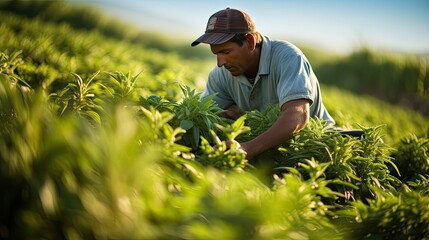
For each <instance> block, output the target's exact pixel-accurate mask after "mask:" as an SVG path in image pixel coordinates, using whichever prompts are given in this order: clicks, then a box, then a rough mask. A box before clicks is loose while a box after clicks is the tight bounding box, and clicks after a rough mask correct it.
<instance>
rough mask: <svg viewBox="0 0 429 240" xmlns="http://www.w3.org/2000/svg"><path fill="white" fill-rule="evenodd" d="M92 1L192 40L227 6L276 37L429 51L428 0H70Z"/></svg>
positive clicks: (338, 47) (339, 47) (334, 46)
mask: <svg viewBox="0 0 429 240" xmlns="http://www.w3.org/2000/svg"><path fill="white" fill-rule="evenodd" d="M71 1H73V2H80V3H83V2H85V3H90V4H93V5H95V6H97V7H99V8H101V9H102V10H105V11H106V12H107V13H108V14H110V15H113V16H115V17H119V18H121V19H123V20H125V21H127V22H130V23H132V24H134V25H136V26H138V27H141V28H142V29H145V30H150V31H158V32H161V33H164V34H166V35H167V36H169V37H172V38H174V37H178V38H180V39H189V41H192V40H193V39H194V38H197V37H198V36H199V35H201V34H202V33H203V32H204V30H205V26H206V23H207V20H208V18H209V17H210V15H211V14H213V13H215V12H216V11H218V10H221V9H224V8H226V7H231V8H238V9H241V10H244V11H245V12H247V13H249V15H250V16H251V17H252V19H253V20H254V22H255V23H256V27H257V29H258V31H259V32H261V33H262V34H264V35H267V36H269V37H271V38H277V39H283V40H287V41H291V42H293V43H297V44H306V45H309V46H313V47H317V48H321V49H325V50H329V51H334V52H339V53H341V52H350V51H352V50H354V49H356V48H358V47H360V46H363V45H365V46H370V47H372V48H376V49H388V50H396V51H400V52H410V53H429V1H428V0H408V1H405V0H404V1H399V0H360V1H357V0H356V1H351V0H301V1H299V0H284V1H280V0H277V1H275V0H265V1H261V0H258V1H252V0H247V1H244V0H236V1H231V0H230V1H227V0H216V1H203V0H200V1H196V0H188V1H177V0H176V1H174V0H144V1H139V0H122V1H116V0H104V1H101V0H89V1H82V0H71Z"/></svg>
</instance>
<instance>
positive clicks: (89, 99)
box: [53, 71, 101, 123]
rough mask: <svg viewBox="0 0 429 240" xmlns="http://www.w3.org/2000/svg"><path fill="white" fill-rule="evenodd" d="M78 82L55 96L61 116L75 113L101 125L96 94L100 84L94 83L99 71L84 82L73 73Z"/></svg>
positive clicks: (70, 84)
mask: <svg viewBox="0 0 429 240" xmlns="http://www.w3.org/2000/svg"><path fill="white" fill-rule="evenodd" d="M72 74H73V76H74V77H75V80H76V82H72V83H69V84H68V85H67V86H66V87H65V88H64V89H63V90H62V91H61V92H59V93H58V94H55V95H53V96H54V97H55V98H56V101H58V104H59V107H60V108H59V114H60V115H63V114H64V113H67V112H74V113H77V114H78V115H83V116H86V117H89V119H91V120H93V121H95V122H97V123H101V118H100V115H99V113H98V111H99V110H101V106H100V105H99V103H97V101H98V99H97V98H96V94H97V91H98V88H99V84H98V83H96V82H93V80H94V78H95V77H96V76H97V75H98V74H99V71H98V72H96V73H94V74H93V75H92V76H90V77H89V78H88V79H86V80H83V79H82V77H81V76H79V75H77V74H76V73H72Z"/></svg>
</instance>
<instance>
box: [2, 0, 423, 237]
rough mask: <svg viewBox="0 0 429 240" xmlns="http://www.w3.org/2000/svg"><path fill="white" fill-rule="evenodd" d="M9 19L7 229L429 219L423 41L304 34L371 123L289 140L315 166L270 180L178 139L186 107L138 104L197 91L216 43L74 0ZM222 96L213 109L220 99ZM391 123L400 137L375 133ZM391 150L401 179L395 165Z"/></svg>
mask: <svg viewBox="0 0 429 240" xmlns="http://www.w3.org/2000/svg"><path fill="white" fill-rule="evenodd" d="M0 19H1V21H0V33H1V34H0V53H1V55H0V82H1V84H0V110H1V111H0V120H1V121H0V123H1V128H0V136H1V138H0V171H1V174H0V184H1V185H0V186H1V188H2V190H3V196H2V198H1V200H0V201H1V204H0V205H1V207H2V209H1V214H0V217H1V225H0V238H8V236H15V237H19V238H31V236H34V237H37V238H44V239H58V238H71V239H92V238H133V237H134V238H146V239H166V238H168V239H189V238H197V239H198V238H199V239H202V238H204V239H219V238H225V239H251V238H252V237H254V238H255V239H273V238H284V237H286V238H291V239H326V238H327V237H328V236H329V237H330V238H336V239H361V237H362V236H365V237H366V238H369V239H371V237H372V239H374V238H375V239H383V238H385V239H393V238H394V237H395V236H396V237H397V236H402V235H401V234H410V236H414V237H416V236H421V234H422V233H423V234H427V233H428V231H429V230H428V227H427V226H429V224H428V223H429V215H428V214H427V213H428V212H429V210H428V206H429V204H428V203H429V198H428V196H427V186H428V179H429V177H428V175H427V174H428V169H429V164H428V153H429V152H428V148H429V145H428V144H429V141H428V140H427V134H428V130H429V125H428V123H429V121H428V120H429V118H428V106H429V104H428V103H429V102H428V94H429V93H428V92H429V91H428V86H429V82H428V62H427V61H428V59H427V57H425V56H416V55H407V54H400V53H394V52H380V51H377V50H373V49H370V48H365V47H363V48H361V49H356V51H354V52H353V53H351V54H348V55H338V54H332V53H329V52H323V51H320V50H317V49H314V48H311V47H307V46H301V47H302V49H303V51H304V53H305V54H306V55H307V57H308V58H309V59H310V62H311V63H312V65H313V67H314V69H315V72H316V75H317V76H318V77H319V79H320V81H321V83H322V90H323V92H324V95H323V97H324V102H325V104H326V106H327V108H328V110H329V111H330V112H331V113H332V115H333V117H334V118H335V119H336V121H337V123H338V126H340V127H345V128H356V127H359V126H363V127H364V128H368V129H370V130H369V132H368V133H369V135H370V136H371V137H372V138H366V139H351V138H342V137H341V136H337V135H335V136H334V137H333V136H332V135H326V132H324V129H322V128H321V127H320V126H318V127H317V126H314V125H311V126H310V128H309V129H306V131H303V133H302V135H300V136H299V137H298V138H297V141H296V142H294V144H296V145H295V147H292V148H289V149H287V148H286V150H284V154H285V155H288V154H289V155H292V158H297V157H296V154H297V153H299V154H305V155H306V156H307V155H308V157H306V158H308V159H301V162H294V163H296V165H297V166H299V169H300V171H302V172H301V173H302V174H303V175H305V176H307V178H304V177H303V176H300V174H299V173H297V172H294V174H289V175H286V176H285V177H284V178H282V179H281V178H277V179H275V181H274V182H273V184H272V186H270V187H272V188H271V189H270V188H269V187H268V186H266V185H264V184H262V183H261V181H258V180H257V179H256V178H255V177H254V176H252V175H251V174H247V173H246V172H242V171H235V170H237V169H234V166H232V167H231V166H230V165H225V161H226V162H227V163H228V164H231V165H233V164H234V161H237V162H239V163H240V164H242V165H245V163H246V161H245V160H244V159H243V158H241V159H240V157H243V156H242V155H240V153H239V152H238V153H237V152H234V153H233V154H235V155H232V154H231V155H228V154H229V153H219V152H215V153H213V152H210V148H209V147H208V146H206V148H205V149H203V154H201V155H199V156H198V157H199V158H207V159H203V160H205V162H208V163H210V162H211V161H213V159H214V158H215V159H217V160H219V162H220V163H219V164H220V165H222V164H223V165H222V166H223V167H225V166H226V167H231V168H232V169H233V170H234V171H231V172H228V171H226V172H224V171H215V170H214V169H213V168H207V169H204V168H203V166H201V165H199V164H197V162H196V161H193V160H194V159H193V158H192V156H193V155H192V154H193V153H192V152H190V149H189V148H187V147H189V146H181V145H179V144H177V143H178V142H179V140H178V139H179V131H180V130H175V131H174V130H173V129H172V128H171V127H170V125H168V124H167V123H169V121H170V120H171V121H174V120H177V119H175V117H177V116H173V115H172V114H170V113H171V112H168V111H166V112H163V113H162V114H161V113H159V112H156V111H154V110H153V109H151V110H152V111H151V110H147V109H146V110H142V109H141V108H139V107H141V106H140V105H139V104H141V105H144V104H146V103H148V102H149V103H151V104H152V105H156V107H157V109H164V110H168V107H167V105H168V103H169V102H168V101H171V102H170V103H173V104H171V106H174V107H181V106H183V105H184V104H186V102H185V103H183V102H180V101H181V100H182V98H183V94H182V92H181V89H180V87H179V85H180V84H183V85H187V86H190V88H191V89H197V91H201V90H202V89H203V88H204V83H205V80H206V76H207V73H208V71H209V70H210V69H211V68H212V67H213V65H214V64H215V62H214V61H215V59H213V56H212V55H211V53H210V51H209V50H208V49H207V48H204V47H201V48H191V47H190V44H189V42H177V41H173V40H171V38H170V37H169V36H164V35H160V34H157V33H150V32H144V31H141V30H138V29H136V28H134V27H132V26H131V25H129V24H126V23H123V22H121V21H119V20H117V19H112V18H108V17H106V16H105V15H103V13H102V12H100V11H99V10H97V9H94V8H90V7H87V6H83V5H73V4H70V3H67V2H65V1H22V0H21V1H17V0H14V1H2V2H0ZM9 83H10V84H9ZM190 88H182V89H184V90H186V91H183V92H184V93H185V92H187V94H188V95H189V96H191V97H189V99H188V100H192V104H195V105H196V106H197V107H199V105H198V104H204V102H203V103H202V102H199V101H198V100H196V99H197V97H198V96H197V95H196V94H195V92H193V91H192V90H190ZM191 93H192V94H191ZM154 95H155V96H158V97H153V96H154ZM164 101H165V102H164ZM176 101H178V102H177V103H176ZM208 103H210V102H208ZM208 105H209V104H207V102H206V103H205V107H206V108H200V109H198V110H199V111H200V112H199V114H200V115H199V116H201V115H203V116H204V115H210V114H211V113H210V112H208V111H209V110H210V109H212V106H208ZM133 107H136V108H137V109H139V111H136V112H134V111H133V110H134V109H135V108H133ZM213 109H214V110H213V111H216V109H215V108H214V107H213ZM182 110H183V109H182ZM185 110H186V109H185ZM210 111H211V110H210ZM184 112H186V111H184ZM70 113H71V114H70ZM74 113H77V117H76V116H74V115H73V114H74ZM176 113H180V111H176ZM82 115H83V117H82ZM135 115H137V116H135ZM183 115H184V114H183ZM267 116H272V115H268V114H267V115H263V114H262V115H261V117H267ZM172 119H173V120H172ZM88 120H89V121H88ZM179 120H180V119H179ZM266 122H267V123H269V122H270V121H266ZM187 123H189V122H187ZM181 124H182V122H180V124H177V123H176V124H175V125H172V126H178V125H181ZM204 124H206V122H204V121H203V122H202V124H201V125H202V126H203V125H204ZM379 126H382V127H381V128H380V129H382V133H381V137H382V138H383V140H384V142H385V143H386V145H385V144H384V143H383V142H379V141H377V139H378V138H377V137H378V135H377V134H373V133H374V132H371V129H379V128H378V127H379ZM188 127H189V125H188ZM233 127H235V128H237V129H238V130H242V129H239V128H240V126H237V125H236V126H233ZM201 128H202V127H201ZM224 129H228V128H227V127H224ZM182 130H183V129H182ZM208 130H210V129H204V131H208ZM231 132H232V131H231V130H230V133H231ZM308 136H310V137H308ZM311 136H312V137H313V138H311ZM182 140H187V139H186V138H184V139H182ZM300 141H301V142H300ZM185 142H186V141H185ZM321 142H322V143H321ZM323 144H325V145H323ZM307 148H313V149H315V152H316V155H313V154H312V152H308V151H307ZM320 149H322V150H320ZM325 150H326V151H325ZM212 151H213V150H212ZM294 151H295V152H294ZM222 154H224V155H222ZM319 155H321V156H320V159H325V160H329V159H330V158H333V157H336V159H338V162H341V163H338V164H339V165H338V166H334V167H337V168H336V169H334V170H332V171H331V170H330V171H331V172H330V173H331V174H333V176H331V177H332V178H333V179H331V180H332V182H331V181H327V180H326V179H325V176H326V175H325V173H324V171H325V170H326V168H327V166H328V163H320V164H319V163H317V162H316V161H312V160H314V159H310V158H311V157H319ZM213 156H214V157H213ZM231 156H232V157H231ZM198 157H197V158H198ZM393 157H395V158H396V160H398V161H399V162H397V165H398V166H402V168H401V170H402V171H403V172H402V174H403V175H402V176H398V178H399V179H401V180H403V182H402V183H400V184H399V185H398V182H397V181H396V182H395V178H394V177H393V176H391V175H390V173H391V172H389V171H388V169H387V166H386V165H384V164H385V163H389V161H390V160H391V159H392V158H393ZM225 159H226V160H225ZM200 160H201V159H200ZM316 160H318V159H316ZM343 160H344V162H346V164H344V163H342V162H343ZM346 160H347V161H346ZM372 160H377V161H372ZM228 161H229V162H228ZM286 162H288V161H286ZM288 163H290V161H289V162H288ZM324 164H326V165H324ZM341 164H343V165H341ZM240 166H241V165H240ZM330 166H332V165H330ZM389 166H390V165H389ZM415 166H418V168H419V169H418V171H416V169H415ZM226 167H225V168H226ZM364 167H365V168H364ZM352 168H353V170H355V171H356V172H353V173H351V169H352ZM356 169H357V170H362V169H365V170H367V169H372V170H371V171H368V172H365V171H363V170H362V171H361V172H362V176H360V175H359V174H358V173H357V172H358V171H357V170H356ZM230 170H231V169H230ZM282 170H285V169H282ZM285 171H286V170H285ZM291 171H292V170H291ZM286 172H287V171H286ZM292 172H293V171H292ZM392 172H395V170H394V169H392ZM341 174H344V175H342V176H340V175H341ZM417 174H421V175H419V176H417ZM425 174H426V175H425ZM357 175H359V177H356V176H357ZM350 176H351V177H350ZM425 176H426V177H425ZM339 177H342V178H341V181H345V179H346V180H347V179H348V180H350V182H346V183H344V182H341V181H336V180H338V179H339ZM337 178H338V179H337ZM363 179H365V181H363ZM408 180H412V181H414V182H413V183H411V184H409V183H408V182H406V181H408ZM352 184H355V185H356V186H359V188H360V190H362V192H365V193H366V194H373V195H372V198H369V199H357V200H362V201H356V203H352V204H350V205H345V207H344V208H341V207H340V206H339V205H335V204H334V205H329V204H328V203H329V202H330V201H331V200H332V199H336V198H342V199H343V198H345V197H344V195H341V196H338V194H335V193H333V192H332V191H331V190H330V189H329V188H328V186H331V185H335V186H336V187H338V188H339V189H340V188H349V189H350V188H353V187H356V186H354V185H352ZM401 184H402V185H401ZM225 189H229V191H225ZM273 190H274V191H273ZM412 190H413V191H412ZM345 193H346V192H341V193H340V194H345ZM356 196H358V195H356ZM285 203H287V204H285ZM337 208H339V210H341V211H336V210H338V209H337ZM392 209H394V210H395V211H396V212H392ZM416 209H418V211H416ZM292 212H293V213H297V214H290V213H292ZM332 219H334V220H335V221H332ZM377 224H378V225H377ZM374 226H377V227H374ZM410 226H411V228H412V230H413V231H415V232H412V231H410V230H409V229H410ZM249 229H252V231H249ZM348 234H351V235H352V236H355V238H352V237H348ZM419 234H420V235H419ZM333 236H334V237H333ZM377 237H378V238H377ZM399 238H400V237H399Z"/></svg>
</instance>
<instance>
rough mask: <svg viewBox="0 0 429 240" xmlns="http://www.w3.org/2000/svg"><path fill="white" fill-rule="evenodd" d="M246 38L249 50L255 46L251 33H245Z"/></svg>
mask: <svg viewBox="0 0 429 240" xmlns="http://www.w3.org/2000/svg"><path fill="white" fill-rule="evenodd" d="M246 38H247V42H248V43H249V49H250V50H253V49H255V47H256V41H255V37H254V36H253V35H252V34H251V33H249V34H247V35H246Z"/></svg>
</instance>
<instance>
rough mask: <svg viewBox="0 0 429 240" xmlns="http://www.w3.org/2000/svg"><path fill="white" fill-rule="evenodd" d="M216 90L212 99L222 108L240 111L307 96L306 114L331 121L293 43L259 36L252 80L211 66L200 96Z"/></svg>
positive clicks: (313, 77) (305, 62)
mask: <svg viewBox="0 0 429 240" xmlns="http://www.w3.org/2000/svg"><path fill="white" fill-rule="evenodd" d="M213 93H217V95H216V96H215V97H214V99H213V100H215V101H216V102H217V104H218V105H219V107H221V108H222V109H226V108H228V107H229V106H231V105H232V104H236V105H237V106H238V107H240V108H241V109H242V110H243V111H251V110H259V111H261V112H262V111H264V109H265V108H266V107H267V106H268V105H272V104H279V106H282V105H283V104H284V103H286V102H288V101H291V100H297V99H309V100H311V105H310V116H311V117H313V118H318V119H324V120H327V121H328V122H329V123H331V124H335V121H334V119H333V118H332V117H331V116H330V115H329V113H328V111H327V110H326V108H325V106H324V105H323V102H322V95H321V92H320V86H319V81H318V80H317V77H316V75H315V74H314V73H313V70H312V68H311V65H310V63H309V62H308V60H307V58H306V57H305V56H304V54H303V53H302V51H301V50H299V49H298V48H297V47H296V46H294V45H293V44H291V43H289V42H286V41H271V40H270V39H269V38H268V37H263V41H262V50H261V56H260V60H259V70H258V73H257V75H256V78H255V82H254V84H253V86H252V84H250V83H249V81H248V79H247V78H246V77H245V76H243V75H241V76H232V74H231V73H230V72H229V71H228V70H227V69H226V68H225V67H220V68H219V67H215V68H214V69H213V70H212V71H211V72H210V74H209V77H208V81H207V84H206V89H205V91H204V93H203V95H202V96H203V97H204V96H208V95H210V94H213Z"/></svg>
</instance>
